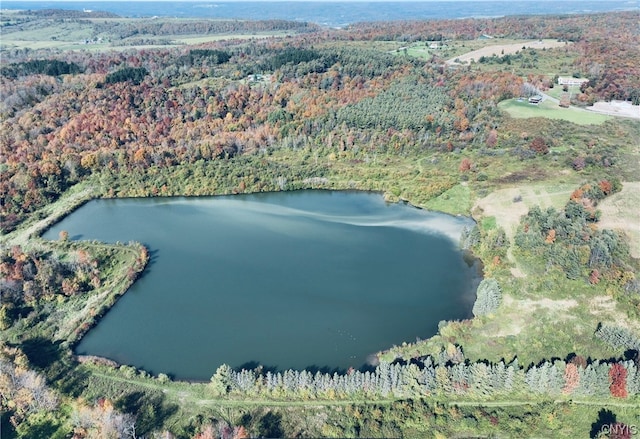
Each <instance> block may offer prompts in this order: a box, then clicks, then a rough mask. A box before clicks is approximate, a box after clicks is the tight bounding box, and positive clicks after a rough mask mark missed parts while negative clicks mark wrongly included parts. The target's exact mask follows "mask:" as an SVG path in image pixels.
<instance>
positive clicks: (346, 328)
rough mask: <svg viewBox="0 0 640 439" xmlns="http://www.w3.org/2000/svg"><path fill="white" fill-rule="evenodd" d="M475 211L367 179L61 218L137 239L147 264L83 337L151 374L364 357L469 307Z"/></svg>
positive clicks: (118, 206)
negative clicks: (401, 196)
mask: <svg viewBox="0 0 640 439" xmlns="http://www.w3.org/2000/svg"><path fill="white" fill-rule="evenodd" d="M470 224H472V222H471V220H470V219H467V218H460V217H451V216H448V215H443V214H438V213H433V212H427V211H423V210H419V209H415V208H413V207H411V206H407V205H402V204H387V203H385V202H384V200H383V198H382V196H380V195H377V194H372V193H362V192H330V191H297V192H278V193H268V194H254V195H236V196H225V197H210V198H195V199H190V198H156V199H123V200H94V201H91V202H89V203H87V204H86V205H84V206H83V207H81V208H80V209H78V210H77V211H75V212H74V213H73V214H71V215H69V216H68V217H67V218H65V219H64V220H63V221H61V222H60V223H58V224H57V225H56V226H55V227H53V228H52V229H50V230H49V231H47V233H46V234H45V237H46V238H49V239H56V238H57V236H58V232H59V231H60V230H66V231H68V232H69V235H70V236H71V237H74V238H76V239H98V240H101V241H108V242H115V241H121V242H126V241H129V240H135V241H140V242H142V243H144V244H145V245H147V246H148V247H149V249H150V251H151V252H152V255H153V259H152V263H151V265H150V266H149V267H148V268H147V271H146V272H145V274H144V276H143V277H142V278H141V279H140V280H139V281H137V282H136V283H135V284H134V285H133V287H132V288H131V289H130V290H129V291H128V292H127V293H126V294H125V295H124V296H123V297H122V298H121V299H120V300H119V301H118V303H117V304H116V305H115V306H114V307H113V309H112V310H111V311H109V313H108V314H107V315H106V316H105V317H104V318H103V319H102V320H101V321H100V323H99V324H98V325H97V326H96V327H95V328H94V329H92V330H91V331H90V332H89V333H88V334H87V335H86V336H85V337H84V338H83V339H82V341H81V342H80V344H79V345H78V347H77V353H79V354H91V355H100V356H104V357H108V358H112V359H114V360H116V361H118V362H120V363H124V364H132V365H135V366H137V367H141V368H144V369H146V370H148V371H151V372H153V373H160V372H164V373H169V374H173V375H174V376H176V377H177V378H182V379H194V380H208V379H209V378H210V377H211V375H212V374H213V373H214V372H215V370H216V368H217V367H218V366H219V365H220V364H222V363H226V364H229V365H231V366H232V367H240V366H242V365H250V364H253V365H255V364H262V365H265V366H266V367H274V368H278V369H288V368H295V369H303V368H329V369H335V368H339V369H346V368H348V367H350V366H353V367H355V368H358V367H361V366H362V365H363V364H364V363H365V362H366V359H367V356H368V355H369V354H372V353H374V352H377V351H379V350H382V349H386V348H388V347H391V346H392V345H394V344H400V343H402V342H403V341H408V342H412V341H415V340H416V337H420V338H426V337H429V336H431V335H433V334H435V332H436V331H437V325H438V322H439V321H440V320H445V319H461V318H467V317H470V315H471V314H470V310H471V307H472V304H473V300H474V298H475V295H474V292H473V291H474V279H475V275H476V273H475V269H474V268H471V267H468V266H467V265H466V264H465V263H464V261H463V259H462V254H461V253H460V252H459V250H458V248H457V240H458V238H459V236H460V233H461V230H462V228H463V227H464V226H467V225H470Z"/></svg>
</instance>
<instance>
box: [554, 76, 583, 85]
mask: <svg viewBox="0 0 640 439" xmlns="http://www.w3.org/2000/svg"><path fill="white" fill-rule="evenodd" d="M585 82H589V80H588V79H587V78H571V77H568V76H560V77H558V84H559V85H577V86H580V85H582V84H583V83H585Z"/></svg>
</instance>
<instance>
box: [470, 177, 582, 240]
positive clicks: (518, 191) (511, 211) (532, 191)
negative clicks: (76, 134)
mask: <svg viewBox="0 0 640 439" xmlns="http://www.w3.org/2000/svg"><path fill="white" fill-rule="evenodd" d="M575 189H576V185H575V184H573V183H564V184H538V185H524V186H519V187H512V188H504V189H498V190H497V191H495V192H492V193H490V194H489V195H487V196H486V197H484V198H481V199H479V200H478V201H477V202H476V205H475V206H474V210H476V209H478V208H479V209H482V215H483V216H485V217H489V216H493V217H495V218H496V223H497V224H498V226H500V227H502V228H503V229H504V231H505V233H506V234H507V237H508V238H509V240H512V239H513V236H514V235H515V233H516V229H517V228H518V224H519V223H520V217H521V216H522V215H525V214H526V213H527V212H528V211H529V208H530V207H533V206H536V205H537V206H540V207H541V208H542V209H546V208H547V207H555V208H556V209H561V208H562V207H563V206H564V205H565V204H566V203H567V201H569V196H570V195H571V193H572V192H573V191H574V190H575ZM517 196H521V197H522V201H519V202H514V201H513V200H514V199H515V198H516V197H517Z"/></svg>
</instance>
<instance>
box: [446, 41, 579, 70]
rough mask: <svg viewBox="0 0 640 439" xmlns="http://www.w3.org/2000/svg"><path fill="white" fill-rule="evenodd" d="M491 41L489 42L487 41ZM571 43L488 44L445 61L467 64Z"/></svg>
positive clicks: (522, 42) (525, 42)
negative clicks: (482, 58)
mask: <svg viewBox="0 0 640 439" xmlns="http://www.w3.org/2000/svg"><path fill="white" fill-rule="evenodd" d="M489 41H491V40H489ZM569 44H571V43H568V42H565V41H557V40H549V39H547V40H524V41H521V42H517V43H509V44H491V43H488V44H487V45H486V46H485V47H483V48H481V49H477V50H473V51H471V52H467V53H465V54H463V55H459V56H456V57H455V58H453V59H450V60H448V61H447V63H448V64H467V63H469V62H471V60H474V61H476V62H477V61H478V60H479V59H480V58H481V57H483V56H485V57H490V56H493V55H496V56H501V55H513V54H514V53H516V52H518V51H520V50H523V49H553V48H556V47H565V46H567V45H569Z"/></svg>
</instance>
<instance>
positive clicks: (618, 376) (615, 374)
mask: <svg viewBox="0 0 640 439" xmlns="http://www.w3.org/2000/svg"><path fill="white" fill-rule="evenodd" d="M609 383H610V384H609V390H610V391H611V395H612V396H615V397H616V398H626V397H627V396H628V395H627V369H625V367H624V366H623V365H622V364H620V363H614V364H613V365H612V366H611V369H610V370H609Z"/></svg>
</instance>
